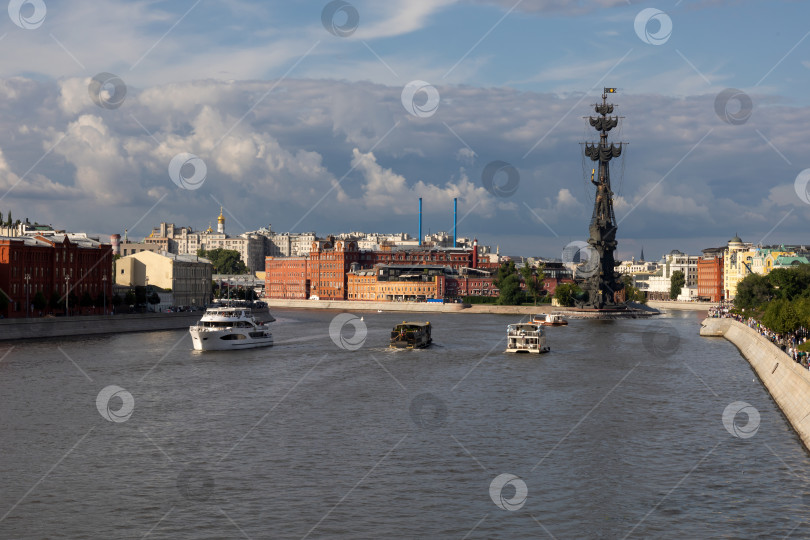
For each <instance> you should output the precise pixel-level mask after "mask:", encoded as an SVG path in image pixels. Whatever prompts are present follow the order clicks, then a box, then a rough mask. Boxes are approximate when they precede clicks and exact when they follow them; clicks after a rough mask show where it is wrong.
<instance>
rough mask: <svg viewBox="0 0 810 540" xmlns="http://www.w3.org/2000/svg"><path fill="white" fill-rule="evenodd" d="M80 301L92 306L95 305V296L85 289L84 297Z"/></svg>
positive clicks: (86, 305)
mask: <svg viewBox="0 0 810 540" xmlns="http://www.w3.org/2000/svg"><path fill="white" fill-rule="evenodd" d="M80 302H81V305H82V306H84V307H90V306H92V305H93V297H92V296H90V293H89V292H87V291H84V294H82V299H81V300H80Z"/></svg>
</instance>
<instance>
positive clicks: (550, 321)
mask: <svg viewBox="0 0 810 540" xmlns="http://www.w3.org/2000/svg"><path fill="white" fill-rule="evenodd" d="M532 322H533V323H535V324H539V325H541V326H565V325H566V324H568V321H566V320H565V319H563V316H562V315H561V314H559V313H545V314H543V313H540V314H538V315H535V316H534V317H533V318H532Z"/></svg>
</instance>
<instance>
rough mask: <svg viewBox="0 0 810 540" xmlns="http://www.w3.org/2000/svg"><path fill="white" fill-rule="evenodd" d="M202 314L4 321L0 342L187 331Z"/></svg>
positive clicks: (1, 324)
mask: <svg viewBox="0 0 810 540" xmlns="http://www.w3.org/2000/svg"><path fill="white" fill-rule="evenodd" d="M202 315H203V314H202V312H200V311H192V312H183V313H137V314H132V315H111V316H106V317H105V316H103V315H86V316H75V317H53V318H50V317H44V318H43V317H37V318H31V319H5V320H2V321H0V340H13V339H42V338H49V337H64V336H89V335H96V334H117V333H122V332H152V331H155V330H176V329H179V328H188V327H189V326H191V325H192V324H194V323H195V322H197V321H199V320H200V317H202Z"/></svg>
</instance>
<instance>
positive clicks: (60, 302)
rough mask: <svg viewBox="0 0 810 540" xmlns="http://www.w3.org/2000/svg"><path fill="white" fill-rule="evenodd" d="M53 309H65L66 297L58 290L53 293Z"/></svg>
mask: <svg viewBox="0 0 810 540" xmlns="http://www.w3.org/2000/svg"><path fill="white" fill-rule="evenodd" d="M50 304H51V309H63V308H64V307H65V299H64V298H62V295H61V294H59V292H58V291H53V292H52V293H51V302H50Z"/></svg>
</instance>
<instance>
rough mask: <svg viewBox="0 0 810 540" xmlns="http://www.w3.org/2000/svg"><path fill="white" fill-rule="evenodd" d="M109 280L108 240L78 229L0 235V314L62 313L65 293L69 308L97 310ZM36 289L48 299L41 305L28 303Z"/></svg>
mask: <svg viewBox="0 0 810 540" xmlns="http://www.w3.org/2000/svg"><path fill="white" fill-rule="evenodd" d="M26 278H27V279H26ZM66 278H67V279H66ZM112 282H113V276H112V247H111V246H110V245H109V244H101V243H99V242H97V241H95V240H93V239H90V238H88V237H87V236H86V235H84V234H50V235H31V236H17V237H0V294H2V295H4V301H2V303H0V306H1V305H4V306H5V307H3V308H2V309H0V315H2V316H3V317H25V316H26V314H30V315H31V316H39V315H40V311H41V312H42V314H43V315H44V314H46V313H51V312H53V313H64V311H65V306H64V301H65V296H66V295H68V296H67V300H68V306H67V307H69V308H70V312H71V313H74V314H79V313H81V314H85V313H102V312H103V309H102V304H103V303H104V300H105V296H106V302H107V305H110V304H111V302H112ZM26 293H27V299H26ZM37 293H42V296H43V297H44V298H45V300H46V301H47V303H48V305H47V306H46V307H44V308H43V309H41V310H40V309H34V308H32V307H31V304H34V303H35V301H34V299H35V297H36V296H37ZM26 306H28V308H29V310H30V311H29V312H28V313H27V310H26Z"/></svg>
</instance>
